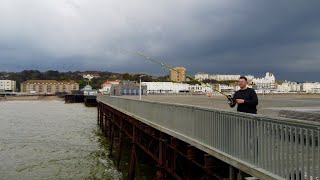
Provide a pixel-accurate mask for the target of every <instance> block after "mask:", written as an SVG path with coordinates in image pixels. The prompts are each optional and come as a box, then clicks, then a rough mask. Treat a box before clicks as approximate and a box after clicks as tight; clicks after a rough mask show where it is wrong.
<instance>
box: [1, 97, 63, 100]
mask: <svg viewBox="0 0 320 180" xmlns="http://www.w3.org/2000/svg"><path fill="white" fill-rule="evenodd" d="M62 100H63V99H62V98H59V97H57V96H7V97H1V98H0V101H62Z"/></svg>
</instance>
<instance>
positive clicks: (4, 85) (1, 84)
mask: <svg viewBox="0 0 320 180" xmlns="http://www.w3.org/2000/svg"><path fill="white" fill-rule="evenodd" d="M16 89H17V88H16V81H12V80H0V91H10V92H15V91H16Z"/></svg>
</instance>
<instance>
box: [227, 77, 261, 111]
mask: <svg viewBox="0 0 320 180" xmlns="http://www.w3.org/2000/svg"><path fill="white" fill-rule="evenodd" d="M247 84H248V80H247V78H246V77H244V76H241V77H240V78H239V86H240V90H239V91H237V92H235V94H234V95H233V100H234V101H229V105H230V107H231V108H233V107H234V106H236V104H238V108H237V111H239V112H245V113H251V114H257V105H258V97H257V94H256V92H255V91H254V90H253V89H251V88H248V87H247Z"/></svg>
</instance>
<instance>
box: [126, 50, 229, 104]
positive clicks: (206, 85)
mask: <svg viewBox="0 0 320 180" xmlns="http://www.w3.org/2000/svg"><path fill="white" fill-rule="evenodd" d="M123 50H126V51H128V52H131V53H133V54H136V55H139V56H142V57H144V58H145V59H147V60H149V61H151V62H154V63H156V64H158V65H160V66H162V67H164V68H166V69H169V70H173V71H175V72H177V73H179V71H178V70H176V69H174V68H173V67H172V66H169V65H167V64H164V63H162V62H160V61H158V60H155V59H153V58H151V57H149V56H147V55H144V54H142V53H141V52H138V51H133V50H130V49H123ZM186 77H188V78H189V79H191V80H193V81H196V82H198V83H200V84H201V85H204V86H205V87H208V88H210V89H212V90H213V91H215V92H217V93H220V94H222V95H224V96H225V97H227V98H228V100H229V101H230V103H234V99H233V98H232V97H231V96H230V95H228V94H225V93H223V92H221V91H219V90H218V89H215V88H213V87H212V86H209V85H208V84H206V83H203V82H202V81H200V80H197V79H195V78H194V77H192V76H190V75H188V74H186Z"/></svg>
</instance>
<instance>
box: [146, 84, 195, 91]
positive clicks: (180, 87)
mask: <svg viewBox="0 0 320 180" xmlns="http://www.w3.org/2000/svg"><path fill="white" fill-rule="evenodd" d="M141 84H142V85H144V86H147V93H179V92H186V91H189V84H184V83H173V82H142V83H141Z"/></svg>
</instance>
